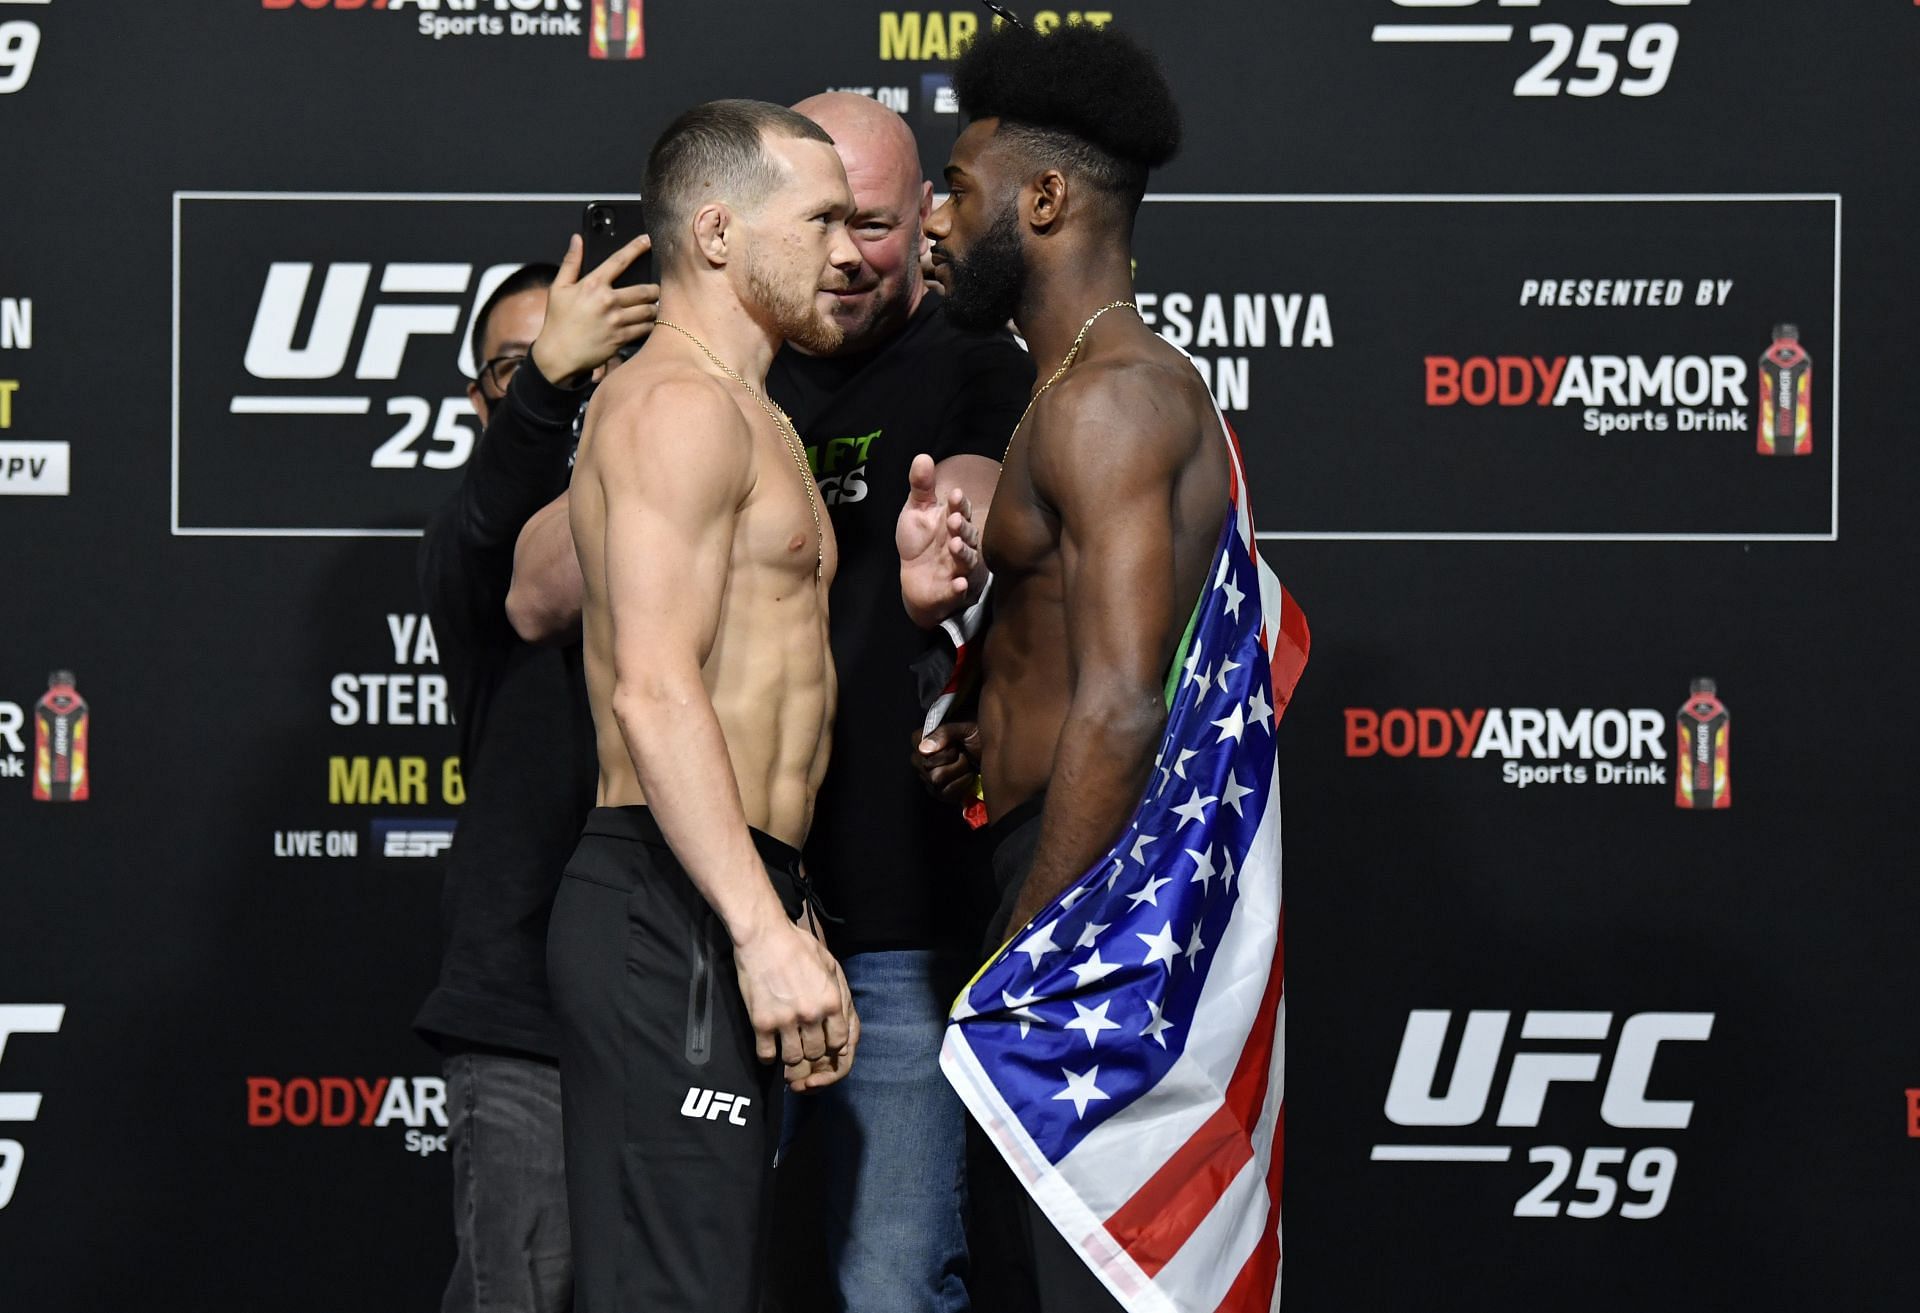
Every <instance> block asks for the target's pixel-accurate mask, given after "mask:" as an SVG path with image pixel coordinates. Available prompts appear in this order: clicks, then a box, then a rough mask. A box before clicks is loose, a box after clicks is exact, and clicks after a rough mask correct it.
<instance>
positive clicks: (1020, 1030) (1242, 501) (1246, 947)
mask: <svg viewBox="0 0 1920 1313" xmlns="http://www.w3.org/2000/svg"><path fill="white" fill-rule="evenodd" d="M1221 425H1222V427H1223V428H1224V429H1226V433H1227V442H1228V446H1229V448H1230V450H1231V456H1230V463H1231V476H1230V477H1231V484H1232V486H1231V495H1232V510H1231V513H1230V514H1229V515H1228V517H1227V523H1226V525H1225V528H1224V530H1223V531H1222V533H1221V537H1220V544H1219V547H1218V548H1217V549H1216V551H1215V554H1214V562H1213V567H1212V569H1211V571H1210V572H1209V575H1208V585H1207V590H1206V592H1205V594H1204V595H1203V597H1202V599H1201V601H1200V604H1199V607H1198V608H1197V611H1196V614H1195V617H1194V621H1193V624H1192V626H1191V628H1190V630H1189V632H1188V634H1187V637H1186V640H1185V642H1184V644H1183V646H1182V650H1181V652H1180V655H1179V657H1178V662H1177V665H1176V668H1175V670H1174V672H1173V674H1172V677H1171V678H1170V679H1169V714H1168V719H1167V728H1166V736H1165V738H1164V739H1163V740H1162V741H1161V745H1160V755H1159V757H1158V758H1157V760H1156V762H1155V767H1154V773H1153V778H1152V780H1151V782H1150V783H1149V785H1148V788H1147V795H1146V797H1145V798H1144V799H1142V801H1141V803H1140V806H1139V809H1138V810H1137V811H1136V812H1135V813H1134V816H1133V820H1132V822H1131V824H1129V825H1128V827H1127V829H1126V831H1125V832H1124V833H1123V834H1122V835H1121V837H1120V839H1119V841H1118V842H1117V843H1115V844H1114V846H1113V848H1112V849H1111V850H1110V851H1109V852H1108V853H1107V854H1106V855H1105V856H1104V857H1103V858H1102V859H1101V860H1100V863H1099V864H1098V865H1097V866H1095V867H1094V868H1093V869H1092V870H1090V871H1088V872H1087V873H1086V874H1085V875H1083V876H1082V877H1081V878H1080V879H1079V880H1078V881H1077V882H1075V883H1074V884H1073V885H1072V886H1071V887H1070V888H1069V889H1067V890H1066V891H1064V892H1063V893H1062V894H1061V896H1060V897H1059V898H1057V899H1055V900H1054V902H1053V903H1051V904H1050V905H1049V906H1048V907H1046V908H1045V909H1044V910H1043V911H1042V912H1041V913H1040V914H1039V915H1038V916H1037V917H1035V918H1034V919H1033V921H1032V922H1030V923H1029V924H1028V925H1026V926H1024V927H1021V928H1019V929H1018V930H1017V931H1016V933H1015V934H1014V935H1013V938H1012V939H1011V940H1010V941H1009V942H1008V944H1007V945H1006V946H1005V947H1003V948H1002V949H1001V950H1000V952H999V953H998V954H997V955H996V956H995V957H994V958H993V959H992V960H991V961H989V962H988V963H987V965H986V966H985V967H984V968H983V969H982V970H981V972H980V974H979V975H978V976H976V977H975V978H974V980H973V981H972V983H970V984H969V985H968V986H967V988H966V990H965V991H964V992H963V993H962V994H961V996H960V998H959V1000H958V1001H957V1002H956V1004H955V1006H954V1011H953V1015H952V1019H951V1021H950V1024H949V1025H948V1027H947V1036H946V1043H945V1046H944V1048H943V1049H942V1051H941V1055H940V1065H941V1067H942V1069H943V1070H944V1071H945V1072H946V1075H947V1079H948V1080H949V1081H951V1082H952V1083H953V1086H954V1088H955V1089H956V1090H957V1091H958V1092H959V1094H960V1097H961V1099H962V1100H964V1101H965V1103H966V1105H967V1107H968V1109H969V1110H970V1111H971V1112H972V1114H973V1116H974V1117H975V1119H976V1120H978V1121H979V1123H980V1124H981V1126H982V1127H983V1128H985V1130H986V1131H987V1133H988V1134H989V1135H990V1136H991V1138H992V1139H993V1141H994V1144H995V1145H996V1146H997V1147H998V1149H999V1150H1000V1153H1001V1154H1002V1155H1003V1156H1004V1157H1005V1158H1006V1160H1007V1162H1008V1164H1009V1165H1010V1166H1011V1167H1012V1168H1013V1171H1014V1173H1015V1175H1017V1176H1018V1177H1019V1178H1020V1179H1021V1180H1022V1181H1023V1182H1024V1183H1025V1185H1026V1187H1027V1190H1028V1192H1029V1193H1030V1194H1032V1196H1033V1197H1034V1199H1035V1201H1036V1202H1037V1203H1038V1204H1039V1205H1040V1207H1041V1209H1042V1210H1043V1211H1045V1213H1046V1214H1047V1216H1048V1217H1049V1218H1050V1219H1051V1220H1052V1221H1053V1224H1054V1225H1055V1226H1056V1227H1057V1228H1059V1230H1060V1233H1061V1234H1062V1235H1063V1236H1065V1237H1066V1238H1067V1240H1068V1241H1069V1243H1071V1244H1072V1245H1073V1246H1074V1248H1075V1249H1076V1250H1078V1251H1079V1253H1080V1254H1081V1256H1082V1257H1083V1258H1084V1259H1085V1260H1086V1262H1087V1264H1088V1265H1089V1266H1090V1267H1091V1268H1092V1269H1093V1270H1094V1271H1095V1272H1096V1273H1098V1274H1099V1276H1100V1278H1101V1279H1102V1281H1104V1282H1105V1283H1106V1286H1107V1288H1108V1289H1109V1290H1111V1291H1112V1292H1113V1293H1114V1295H1115V1296H1116V1297H1117V1298H1118V1299H1119V1300H1120V1302H1121V1304H1122V1305H1123V1306H1124V1307H1125V1308H1126V1309H1127V1310H1128V1313H1149V1311H1152V1313H1174V1311H1176V1310H1177V1311H1178V1313H1215V1310H1219V1311H1220V1313H1243V1311H1247V1313H1251V1311H1253V1310H1258V1311H1259V1313H1269V1310H1271V1309H1273V1308H1275V1307H1277V1306H1278V1303H1279V1296H1280V1163H1281V1127H1282V1111H1283V1109H1282V1102H1283V1089H1282V1074H1283V1065H1284V1064H1283V1056H1282V1055H1283V1042H1282V1041H1283V1036H1284V1027H1285V1002H1284V997H1283V990H1282V983H1281V982H1282V973H1281V899H1280V795H1279V790H1278V784H1277V781H1276V778H1275V754H1274V729H1275V726H1276V723H1277V722H1278V720H1279V718H1280V715H1281V713H1282V712H1283V711H1284V710H1285V709H1286V704H1287V700H1288V697H1289V695H1290V694H1291V693H1292V691H1293V686H1294V683H1295V681H1296V680H1297V679H1298V678H1299V675H1300V670H1301V668H1302V667H1303V666H1304V665H1305V663H1306V657H1307V647H1308V633H1307V626H1306V621H1305V619H1304V617H1302V616H1301V614H1300V612H1299V610H1298V608H1296V607H1295V606H1294V603H1293V599H1292V598H1290V597H1289V596H1288V595H1287V593H1286V591H1285V590H1284V589H1283V588H1281V586H1280V582H1279V580H1278V579H1277V578H1275V576H1274V574H1273V572H1272V571H1271V570H1269V569H1267V568H1266V566H1265V565H1263V564H1262V563H1261V562H1260V560H1259V556H1258V552H1257V547H1256V541H1255V538H1254V528H1253V519H1252V515H1251V514H1250V510H1249V507H1248V504H1247V503H1248V498H1247V487H1246V476H1245V471H1244V468H1243V465H1242V462H1241V456H1240V450H1239V442H1238V440H1237V439H1236V438H1235V437H1234V436H1233V432H1232V430H1231V429H1230V428H1226V420H1225V418H1224V417H1222V419H1221Z"/></svg>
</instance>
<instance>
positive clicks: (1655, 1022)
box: [1372, 1009, 1713, 1220]
mask: <svg viewBox="0 0 1920 1313" xmlns="http://www.w3.org/2000/svg"><path fill="white" fill-rule="evenodd" d="M1512 1018H1513V1014H1512V1013H1510V1012H1503V1011H1474V1012H1469V1013H1468V1014H1467V1017H1466V1022H1465V1026H1464V1028H1463V1029H1462V1031H1461V1034H1460V1042H1459V1048H1458V1050H1457V1052H1456V1054H1455V1056H1454V1058H1453V1065H1452V1069H1451V1071H1450V1072H1449V1073H1448V1074H1447V1076H1446V1084H1445V1088H1444V1090H1437V1088H1436V1087H1437V1086H1438V1083H1439V1080H1440V1076H1441V1058H1442V1053H1443V1051H1444V1049H1445V1047H1446V1042H1447V1036H1448V1032H1449V1030H1450V1029H1451V1028H1452V1022H1453V1013H1452V1012H1451V1011H1449V1010H1444V1009H1440V1010H1415V1011H1413V1012H1410V1013H1408V1014H1407V1026H1406V1030H1405V1031H1404V1032H1403V1033H1402V1035H1401V1038H1400V1052H1399V1055H1398V1057H1397V1058H1396V1060H1395V1062H1394V1065H1393V1077H1392V1079H1391V1080H1390V1081H1389V1082H1388V1085H1387V1099H1386V1107H1385V1111H1386V1115H1387V1120H1388V1121H1390V1122H1392V1123H1393V1124H1394V1125H1396V1126H1401V1127H1407V1128H1421V1129H1427V1128H1435V1129H1438V1128H1448V1129H1454V1128H1461V1127H1476V1126H1480V1125H1483V1124H1484V1123H1485V1120H1486V1117H1487V1115H1488V1113H1489V1111H1492V1112H1493V1125H1494V1127H1495V1128H1498V1129H1500V1130H1509V1131H1512V1130H1521V1129H1526V1128H1533V1127H1537V1126H1539V1125H1540V1119H1541V1113H1542V1112H1543V1110H1544V1109H1545V1107H1546V1104H1547V1100H1548V1098H1549V1097H1550V1096H1553V1095H1554V1091H1555V1087H1556V1086H1561V1087H1576V1086H1586V1087H1588V1089H1587V1090H1586V1092H1585V1094H1586V1098H1587V1100H1588V1101H1589V1103H1591V1101H1592V1097H1593V1093H1594V1091H1595V1088H1596V1087H1597V1091H1598V1094H1599V1101H1598V1107H1597V1111H1598V1113H1599V1117H1600V1121H1601V1122H1602V1123H1604V1124H1605V1125H1606V1126H1607V1127H1610V1128H1613V1129H1616V1130H1631V1131H1646V1130H1662V1131H1683V1130H1685V1129H1686V1128H1687V1126H1688V1125H1689V1124H1690V1123H1691V1122H1692V1120H1693V1101H1692V1100H1691V1099H1671V1098H1654V1097H1652V1095H1651V1094H1650V1093H1649V1090H1650V1087H1651V1083H1652V1076H1653V1069H1654V1065H1655V1063H1656V1061H1657V1060H1658V1058H1659V1056H1660V1050H1661V1047H1662V1046H1663V1045H1667V1044H1674V1043H1698V1042H1700V1041H1703V1040H1706V1039H1707V1038H1708V1037H1710V1036H1711V1035H1712V1034H1713V1013H1711V1012H1637V1013H1634V1014H1632V1015H1630V1016H1628V1017H1627V1018H1626V1019H1625V1020H1624V1021H1622V1022H1621V1023H1620V1025H1619V1027H1618V1028H1617V1029H1616V1028H1615V1026H1614V1014H1613V1013H1611V1012H1545V1011H1535V1012H1528V1013H1526V1014H1525V1015H1524V1017H1523V1019H1522V1020H1521V1022H1520V1032H1519V1040H1520V1043H1519V1044H1518V1045H1517V1046H1515V1047H1514V1048H1513V1050H1512V1058H1511V1061H1510V1062H1508V1063H1507V1064H1506V1082H1505V1085H1504V1087H1503V1088H1502V1090H1501V1092H1500V1098H1499V1101H1498V1103H1497V1104H1496V1103H1495V1102H1494V1098H1493V1094H1494V1085H1495V1077H1496V1076H1497V1075H1498V1074H1499V1072H1500V1070H1501V1066H1502V1058H1503V1057H1504V1056H1505V1055H1506V1054H1507V1052H1508V1044H1507V1035H1508V1031H1509V1029H1510V1023H1511V1021H1512ZM1530 1042H1550V1043H1552V1044H1553V1045H1554V1046H1555V1047H1552V1048H1538V1047H1533V1046H1532V1045H1531V1044H1530ZM1609 1053H1610V1057H1611V1061H1607V1060H1606V1059H1607V1058H1608V1057H1609ZM1603 1068H1604V1074H1603ZM1558 1097H1559V1098H1560V1099H1563V1100H1564V1099H1568V1098H1572V1097H1574V1096H1573V1094H1572V1091H1571V1089H1569V1090H1568V1092H1567V1093H1563V1094H1560V1095H1558ZM1476 1138H1479V1137H1478V1135H1476ZM1485 1138H1488V1139H1492V1140H1505V1139H1508V1138H1509V1137H1507V1136H1504V1135H1491V1136H1486V1137H1485ZM1515 1148H1516V1146H1515V1145H1513V1144H1512V1143H1481V1144H1459V1143H1451V1142H1449V1143H1443V1144H1404V1143H1394V1144H1376V1145H1374V1146H1373V1154H1372V1157H1373V1160H1374V1161H1375V1162H1507V1161H1510V1160H1511V1159H1512V1157H1513V1154H1514V1151H1515ZM1576 1159H1577V1161H1578V1163H1579V1174H1578V1177H1577V1178H1576V1180H1575V1182H1574V1187H1573V1190H1572V1192H1571V1193H1570V1195H1566V1196H1563V1195H1562V1193H1561V1188H1562V1187H1563V1186H1564V1185H1565V1184H1566V1181H1567V1178H1568V1177H1569V1176H1570V1175H1572V1174H1573V1173H1574V1164H1575V1162H1576ZM1527 1161H1528V1162H1530V1163H1534V1164H1541V1165H1544V1167H1545V1175H1543V1176H1541V1177H1540V1178H1539V1180H1538V1181H1537V1182H1536V1183H1535V1184H1534V1186H1533V1188H1532V1189H1531V1190H1529V1191H1527V1193H1526V1194H1525V1195H1523V1196H1522V1197H1521V1198H1520V1199H1519V1201H1518V1202H1516V1203H1515V1204H1514V1208H1513V1215H1514V1216H1515V1217H1572V1218H1595V1217H1605V1216H1609V1215H1611V1214H1613V1213H1615V1212H1616V1211H1617V1212H1618V1214H1619V1216H1621V1217H1624V1218H1627V1219H1629V1220H1645V1219H1647V1218H1652V1217H1657V1216H1658V1215H1659V1214H1660V1213H1661V1212H1662V1211H1663V1210H1665V1208H1666V1206H1667V1201H1668V1199H1669V1198H1670V1197H1671V1195H1672V1192H1673V1184H1674V1178H1675V1176H1676V1175H1677V1173H1678V1171H1679V1167H1680V1159H1679V1154H1678V1153H1677V1152H1675V1150H1673V1149H1672V1148H1670V1147H1667V1146H1647V1147H1643V1148H1639V1149H1636V1150H1633V1151H1632V1152H1631V1156H1629V1150H1628V1148H1627V1147H1626V1146H1624V1145H1607V1144H1600V1145H1591V1146H1585V1147H1574V1148H1570V1147H1567V1146H1564V1145H1553V1144H1542V1145H1533V1146H1530V1147H1529V1148H1528V1152H1527Z"/></svg>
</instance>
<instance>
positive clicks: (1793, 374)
mask: <svg viewBox="0 0 1920 1313" xmlns="http://www.w3.org/2000/svg"><path fill="white" fill-rule="evenodd" d="M1756 442H1757V444H1758V449H1759V452H1760V454H1761V455H1762V456H1808V455H1811V454H1812V453H1813V360H1812V358H1811V357H1809V356H1808V355H1807V353H1806V351H1805V350H1804V349H1803V348H1802V347H1801V345H1800V330H1799V329H1798V328H1795V327H1794V326H1793V325H1792V324H1775V325H1774V328H1773V345H1772V346H1770V347H1768V348H1767V354H1765V355H1764V356H1761V357H1760V436H1759V437H1758V439H1756Z"/></svg>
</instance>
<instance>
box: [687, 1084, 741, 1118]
mask: <svg viewBox="0 0 1920 1313" xmlns="http://www.w3.org/2000/svg"><path fill="white" fill-rule="evenodd" d="M752 1103H753V1100H752V1099H749V1098H748V1097H747V1096H746V1095H744V1094H728V1093H727V1092H726V1091H725V1090H704V1089H701V1088H700V1087H699V1086H697V1085H694V1086H689V1087H688V1089H687V1097H686V1098H685V1099H683V1100H681V1103H680V1115H681V1116H682V1117H692V1118H693V1119H694V1120H696V1121H714V1120H717V1119H718V1118H719V1117H720V1115H721V1114H722V1113H725V1114H726V1118H727V1120H728V1121H729V1122H731V1123H733V1124H734V1125H735V1126H745V1125H746V1124H747V1109H748V1107H750V1106H751V1105H752Z"/></svg>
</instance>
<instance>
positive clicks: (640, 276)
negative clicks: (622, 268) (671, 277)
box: [580, 201, 653, 287]
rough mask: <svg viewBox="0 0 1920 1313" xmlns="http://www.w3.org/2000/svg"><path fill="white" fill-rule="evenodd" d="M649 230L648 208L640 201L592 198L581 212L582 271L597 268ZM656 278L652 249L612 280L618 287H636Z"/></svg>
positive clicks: (586, 271)
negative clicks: (594, 199)
mask: <svg viewBox="0 0 1920 1313" xmlns="http://www.w3.org/2000/svg"><path fill="white" fill-rule="evenodd" d="M646 230H647V216H646V211H645V210H643V209H642V208H641V205H640V202H639V201H591V202H589V203H588V205H587V208H586V209H584V210H582V211H581V212H580V240H581V241H582V242H583V243H584V244H585V249H584V250H583V251H582V252H581V254H580V273H581V275H582V276H585V275H586V274H588V273H591V272H592V271H593V270H595V269H598V268H599V267H600V266H601V264H602V263H603V262H605V260H606V258H607V257H608V256H610V255H612V254H613V253H614V252H615V251H617V250H619V249H620V248H621V247H623V246H625V245H626V244H627V243H628V242H630V241H632V240H633V239H634V238H636V237H638V236H639V235H640V234H641V233H643V232H645V231H646ZM652 281H653V252H652V251H648V252H647V253H646V254H645V255H643V256H641V257H640V258H639V259H638V260H635V261H634V262H633V263H632V264H630V265H628V266H627V271H626V272H625V273H623V274H621V275H620V276H619V277H618V278H616V279H614V280H613V285H614V286H615V287H635V286H638V285H639V284H641V283H650V282H652Z"/></svg>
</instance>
